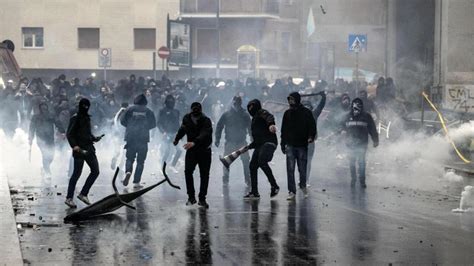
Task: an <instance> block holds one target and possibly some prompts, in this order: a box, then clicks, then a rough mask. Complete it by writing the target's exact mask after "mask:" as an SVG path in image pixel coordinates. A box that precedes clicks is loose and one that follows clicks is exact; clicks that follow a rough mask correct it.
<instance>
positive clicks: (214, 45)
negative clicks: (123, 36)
mask: <svg viewBox="0 0 474 266" xmlns="http://www.w3.org/2000/svg"><path fill="white" fill-rule="evenodd" d="M300 7H301V1H294V0H181V1H180V14H179V18H180V19H181V20H182V21H184V22H187V23H190V24H191V25H192V28H193V36H192V39H193V41H192V43H193V47H192V50H193V71H194V72H195V73H196V75H204V76H211V77H214V76H220V77H224V78H234V77H236V76H237V50H238V48H239V47H241V46H244V45H250V46H253V47H255V48H257V50H258V54H259V66H258V68H259V76H260V77H266V78H268V79H273V78H276V77H280V76H282V75H298V74H299V73H300V67H301V62H300V59H301V48H302V43H301V37H300V23H301V21H300V12H301V8H300ZM216 68H219V70H216Z"/></svg>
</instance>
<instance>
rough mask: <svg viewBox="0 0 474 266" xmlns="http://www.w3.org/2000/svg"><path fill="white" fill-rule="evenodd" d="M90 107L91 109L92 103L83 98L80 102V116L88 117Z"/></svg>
mask: <svg viewBox="0 0 474 266" xmlns="http://www.w3.org/2000/svg"><path fill="white" fill-rule="evenodd" d="M89 107H91V102H90V101H89V100H88V99H87V98H82V99H81V100H80V101H79V108H78V114H80V115H87V112H88V111H89Z"/></svg>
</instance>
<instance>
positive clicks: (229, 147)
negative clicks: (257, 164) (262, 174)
mask: <svg viewBox="0 0 474 266" xmlns="http://www.w3.org/2000/svg"><path fill="white" fill-rule="evenodd" d="M246 145H247V142H245V141H244V142H240V143H235V142H228V141H227V142H226V143H225V146H224V155H228V154H230V153H232V152H233V151H235V150H237V149H240V148H242V147H243V146H246ZM240 160H242V166H243V167H244V180H245V184H247V185H248V186H249V185H250V169H249V164H250V156H249V154H248V153H247V152H246V153H243V154H241V155H240ZM222 171H223V175H222V181H223V182H224V184H227V183H229V169H228V168H227V167H225V166H223V167H222Z"/></svg>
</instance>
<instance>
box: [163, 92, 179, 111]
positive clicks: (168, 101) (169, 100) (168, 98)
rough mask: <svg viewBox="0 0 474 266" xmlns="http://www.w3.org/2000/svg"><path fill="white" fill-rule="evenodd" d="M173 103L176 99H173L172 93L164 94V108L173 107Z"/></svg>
mask: <svg viewBox="0 0 474 266" xmlns="http://www.w3.org/2000/svg"><path fill="white" fill-rule="evenodd" d="M175 103H176V101H175V99H174V97H173V95H168V96H166V99H165V106H166V108H169V109H173V108H174V105H175Z"/></svg>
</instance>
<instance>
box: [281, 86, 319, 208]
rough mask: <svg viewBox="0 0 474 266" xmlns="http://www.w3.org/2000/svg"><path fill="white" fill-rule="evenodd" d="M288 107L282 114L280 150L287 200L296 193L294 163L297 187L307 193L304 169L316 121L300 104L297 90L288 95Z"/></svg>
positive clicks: (313, 136) (314, 135)
mask: <svg viewBox="0 0 474 266" xmlns="http://www.w3.org/2000/svg"><path fill="white" fill-rule="evenodd" d="M288 104H289V105H290V109H288V110H286V111H285V113H284V115H283V122H282V125H281V150H282V152H283V154H286V171H287V176H288V200H293V199H294V198H295V195H296V185H295V165H296V164H298V171H299V173H300V183H299V187H300V188H301V190H302V191H303V193H304V194H305V196H306V195H307V193H308V192H307V189H306V170H307V163H308V144H309V143H313V142H314V139H315V137H316V123H315V120H314V117H313V114H312V112H311V110H309V109H308V108H306V107H304V106H303V105H302V104H301V96H300V94H299V93H298V92H293V93H290V95H289V96H288Z"/></svg>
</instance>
